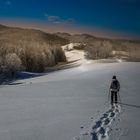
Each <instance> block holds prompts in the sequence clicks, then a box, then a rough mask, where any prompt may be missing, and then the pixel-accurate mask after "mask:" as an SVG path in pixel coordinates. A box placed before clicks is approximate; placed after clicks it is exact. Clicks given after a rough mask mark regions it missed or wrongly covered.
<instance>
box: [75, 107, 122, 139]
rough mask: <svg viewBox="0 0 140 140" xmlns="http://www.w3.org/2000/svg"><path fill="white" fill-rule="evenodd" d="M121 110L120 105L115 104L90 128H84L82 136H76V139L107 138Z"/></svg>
mask: <svg viewBox="0 0 140 140" xmlns="http://www.w3.org/2000/svg"><path fill="white" fill-rule="evenodd" d="M120 112H121V107H120V105H114V106H113V107H111V108H110V109H109V110H108V111H106V112H105V113H104V114H103V115H102V116H101V117H100V118H99V120H97V121H96V122H93V123H92V124H91V126H90V127H89V128H86V129H84V128H83V130H82V132H81V133H80V136H79V137H74V140H107V139H108V138H109V134H110V131H111V128H110V127H111V123H112V122H113V121H114V120H115V119H116V117H117V116H118V115H119V113H120Z"/></svg>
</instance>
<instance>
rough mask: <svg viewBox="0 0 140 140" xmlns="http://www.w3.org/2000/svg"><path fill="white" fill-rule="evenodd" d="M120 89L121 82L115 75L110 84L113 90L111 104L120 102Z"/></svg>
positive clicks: (111, 90)
mask: <svg viewBox="0 0 140 140" xmlns="http://www.w3.org/2000/svg"><path fill="white" fill-rule="evenodd" d="M119 90H120V83H119V81H118V80H117V78H116V76H115V75H114V76H113V77H112V82H111V85H110V92H111V105H113V103H115V104H117V103H118V92H119Z"/></svg>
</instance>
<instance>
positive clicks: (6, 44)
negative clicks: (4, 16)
mask: <svg viewBox="0 0 140 140" xmlns="http://www.w3.org/2000/svg"><path fill="white" fill-rule="evenodd" d="M65 44H68V40H66V39H64V38H61V37H59V36H57V35H54V34H49V33H45V32H42V31H39V30H34V29H22V28H13V27H7V26H4V25H0V63H1V67H0V71H2V70H1V69H2V66H3V67H5V65H6V64H5V59H6V58H7V57H6V56H7V55H8V54H14V56H15V54H16V55H17V56H16V57H18V58H19V59H20V60H21V63H22V67H23V68H24V69H25V70H26V71H32V72H42V71H44V70H45V68H46V67H48V66H53V65H55V64H57V63H58V62H62V61H66V57H65V54H64V52H63V51H62V49H61V47H60V46H62V45H65Z"/></svg>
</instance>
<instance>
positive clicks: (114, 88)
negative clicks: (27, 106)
mask: <svg viewBox="0 0 140 140" xmlns="http://www.w3.org/2000/svg"><path fill="white" fill-rule="evenodd" d="M110 90H111V91H116V92H118V91H119V90H120V83H119V81H118V80H117V79H113V80H112V82H111V85H110Z"/></svg>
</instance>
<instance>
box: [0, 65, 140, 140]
mask: <svg viewBox="0 0 140 140" xmlns="http://www.w3.org/2000/svg"><path fill="white" fill-rule="evenodd" d="M114 74H116V75H117V76H118V79H119V81H120V83H121V91H120V95H121V102H122V104H121V105H118V106H116V107H114V108H113V109H111V108H110V105H109V104H108V90H109V85H110V82H111V78H112V75H114ZM16 83H17V84H16ZM19 83H21V84H19ZM73 139H76V140H78V139H79V140H88V139H89V140H99V139H103V140H106V139H109V140H133V139H134V140H139V139H140V63H128V62H123V63H110V64H106V63H105V64H85V65H81V66H79V67H77V68H72V69H68V70H61V71H58V72H53V73H50V74H46V75H45V76H40V77H36V78H30V79H24V80H20V81H16V82H15V83H14V84H13V85H5V86H1V87H0V140H73Z"/></svg>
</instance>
